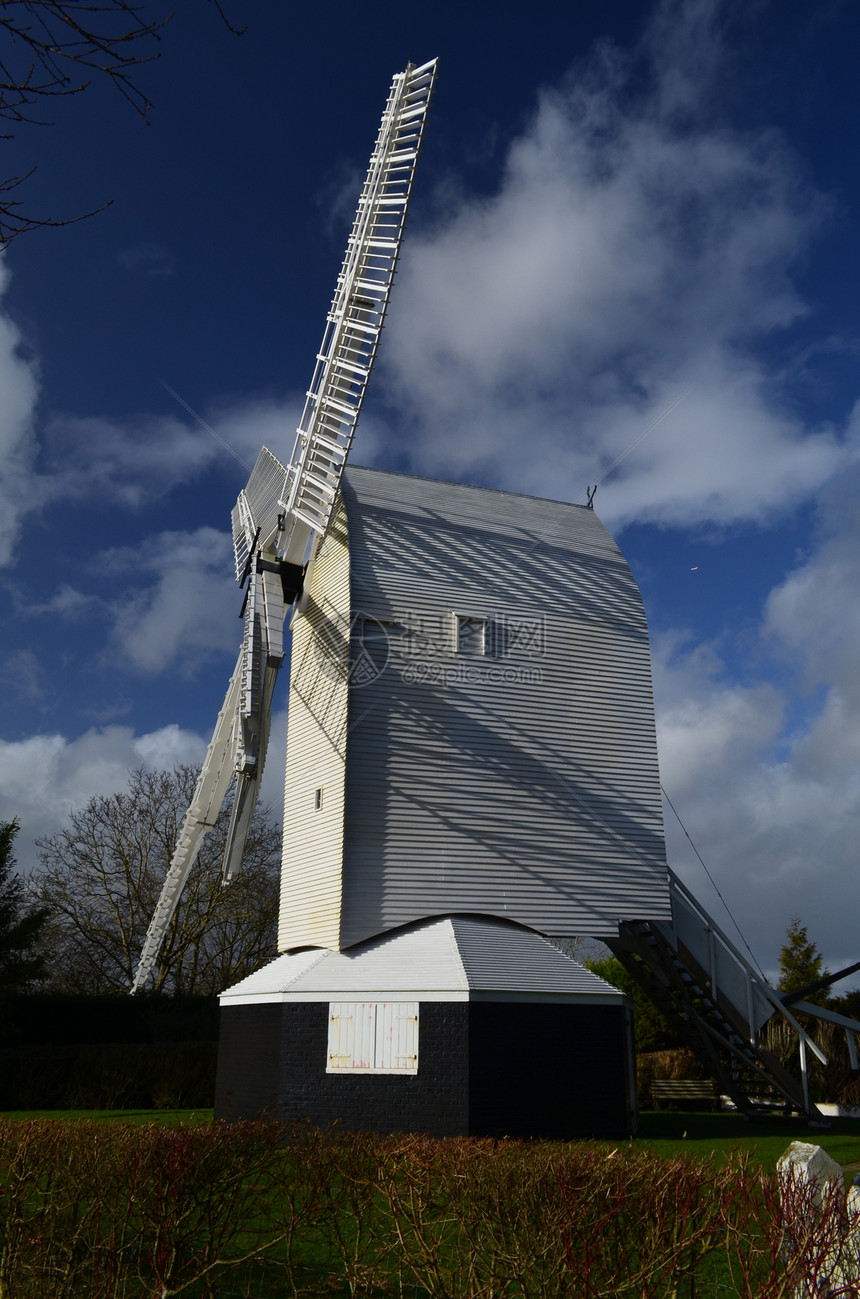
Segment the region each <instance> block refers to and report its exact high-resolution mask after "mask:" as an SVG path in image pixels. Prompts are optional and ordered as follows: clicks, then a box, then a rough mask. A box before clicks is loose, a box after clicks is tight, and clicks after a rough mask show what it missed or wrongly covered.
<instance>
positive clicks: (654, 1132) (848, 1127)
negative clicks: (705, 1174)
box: [632, 1110, 860, 1181]
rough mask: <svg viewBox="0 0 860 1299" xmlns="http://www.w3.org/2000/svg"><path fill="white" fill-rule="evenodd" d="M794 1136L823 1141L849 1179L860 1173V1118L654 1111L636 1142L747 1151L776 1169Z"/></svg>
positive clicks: (700, 1150)
mask: <svg viewBox="0 0 860 1299" xmlns="http://www.w3.org/2000/svg"><path fill="white" fill-rule="evenodd" d="M792 1141H807V1142H809V1144H810V1145H813V1146H821V1148H822V1149H823V1150H826V1151H827V1153H828V1155H830V1157H831V1158H832V1159H835V1160H836V1162H837V1163H838V1164H842V1166H843V1168H845V1169H846V1171H847V1173H848V1174H849V1181H851V1180H853V1177H854V1174H855V1173H857V1172H860V1119H833V1120H831V1126H830V1127H829V1128H812V1127H810V1126H809V1123H808V1122H807V1121H806V1120H805V1119H791V1118H783V1117H781V1116H780V1117H777V1116H776V1115H774V1116H773V1117H768V1118H765V1119H762V1120H761V1122H759V1123H750V1122H748V1121H747V1119H745V1118H744V1117H743V1115H742V1114H733V1113H728V1114H725V1113H711V1114H699V1113H696V1114H694V1113H687V1112H685V1111H683V1110H662V1111H655V1110H650V1111H645V1112H644V1113H642V1114H641V1115H640V1128H639V1136H638V1137H637V1138H636V1139H635V1141H633V1142H632V1144H633V1146H635V1147H644V1148H645V1149H647V1150H651V1151H653V1152H654V1154H655V1155H667V1156H670V1155H677V1154H678V1153H679V1152H685V1153H687V1154H691V1155H697V1156H700V1157H701V1158H703V1159H706V1158H708V1157H709V1156H711V1155H716V1156H717V1158H721V1157H724V1156H727V1155H728V1154H729V1152H730V1151H732V1150H743V1151H745V1152H746V1153H748V1154H749V1156H750V1158H751V1159H754V1160H755V1161H756V1162H757V1163H760V1164H761V1165H762V1167H763V1168H766V1169H769V1170H774V1169H775V1168H776V1161H777V1160H778V1159H779V1157H780V1155H781V1154H783V1152H784V1151H785V1150H786V1149H787V1148H788V1146H789V1145H790V1144H791V1142H792Z"/></svg>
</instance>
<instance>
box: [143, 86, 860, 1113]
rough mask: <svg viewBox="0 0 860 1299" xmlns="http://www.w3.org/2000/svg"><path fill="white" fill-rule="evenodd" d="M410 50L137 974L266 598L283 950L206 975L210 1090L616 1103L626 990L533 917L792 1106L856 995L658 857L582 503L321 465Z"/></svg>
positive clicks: (624, 674)
mask: <svg viewBox="0 0 860 1299" xmlns="http://www.w3.org/2000/svg"><path fill="white" fill-rule="evenodd" d="M434 73H435V64H434V63H430V64H425V65H423V66H422V67H420V68H415V69H413V68H407V70H406V72H405V73H403V74H401V75H400V76H399V77H395V79H394V83H393V85H392V89H391V93H390V96H389V101H388V104H387V106H386V110H385V114H384V116H383V122H382V127H381V129H380V134H379V137H378V139H377V144H376V148H375V150H374V154H373V157H372V159H371V164H370V169H369V172H368V178H367V181H366V184H365V189H364V191H363V193H362V198H361V200H360V203H359V209H358V215H357V217H356V222H355V226H354V228H353V234H352V236H351V237H350V241H349V245H348V248H347V254H346V258H345V260H344V266H343V269H342V271H341V275H340V277H339V279H338V285H337V290H336V293H335V299H334V302H333V305H332V310H331V312H330V315H329V319H328V324H327V327H326V334H325V337H324V340H323V345H322V347H321V349H320V354H319V358H318V363H317V369H316V372H315V375H314V379H313V382H312V385H311V388H310V390H309V394H308V401H307V404H306V407H305V412H304V414H303V417H302V421H301V424H300V426H299V430H298V436H297V439H296V444H295V448H294V452H293V457H292V460H291V462H290V465H289V467H285V466H284V465H283V464H282V463H281V462H280V461H278V459H277V458H276V457H275V456H274V455H273V454H272V452H270V451H269V450H267V449H265V448H264V449H263V451H262V452H261V453H260V457H259V459H258V461H257V464H256V466H255V468H254V470H253V472H252V475H251V478H250V480H249V482H248V485H247V487H246V488H245V489H244V491H243V492H242V493H240V496H239V500H238V502H237V505H236V508H235V510H234V512H233V529H234V540H235V550H236V573H237V578H238V579H239V580H240V582H242V583H243V585H244V584H245V583H247V592H246V601H245V607H244V617H245V630H244V639H243V644H242V648H241V652H240V654H239V659H238V662H237V665H236V670H235V672H234V674H233V677H232V679H231V682H230V687H229V689H228V692H227V697H226V699H225V702H224V705H223V707H222V710H221V713H220V714H219V718H218V723H217V725H216V729H215V734H214V736H213V740H212V743H211V745H210V748H209V752H208V755H207V758H206V762H205V764H204V767H203V770H202V772H201V776H200V780H199V782H198V786H197V790H196V792H195V796H194V800H193V802H192V806H191V808H190V809H189V812H188V815H187V817H186V821H185V824H184V826H183V830H182V833H181V836H180V841H179V844H178V846H177V850H176V854H175V856H174V859H173V862H172V863H171V867H170V870H169V873H168V877H167V881H166V883H165V887H164V890H163V893H162V897H161V899H160V901H159V905H158V909H157V911H156V914H155V917H154V919H153V922H152V925H151V926H150V931H149V934H148V935H147V939H146V944H145V948H144V953H143V957H142V959H141V963H140V966H139V968H138V972H137V975H136V979H135V985H134V986H135V988H139V987H141V986H143V984H144V983H145V981H146V978H147V976H148V974H149V971H150V970H151V968H152V965H153V963H154V961H155V959H156V956H157V952H158V948H159V945H160V943H161V941H162V939H163V936H164V933H165V931H166V928H167V925H168V924H169V920H170V917H171V915H172V913H173V909H174V908H175V906H176V902H177V900H178V898H179V894H180V891H181V889H182V886H183V883H184V880H185V878H186V877H187V874H188V871H189V870H190V867H191V865H192V863H193V860H194V854H195V852H196V849H197V846H198V844H199V842H200V839H201V838H202V836H203V835H204V834H205V833H206V831H207V829H209V828H210V826H211V825H212V824H213V822H214V819H215V816H216V815H217V812H218V809H219V807H220V806H221V802H222V800H223V798H224V796H225V794H226V792H227V790H228V788H229V785H230V782H231V780H232V779H233V778H234V775H235V779H236V782H237V783H236V793H235V798H234V804H233V814H232V821H231V826H230V831H229V835H228V844H227V849H226V853H225V862H224V873H225V878H227V879H229V877H230V875H231V874H232V873H233V872H234V871H235V870H236V869H237V867H238V864H239V861H240V859H241V850H242V844H243V842H244V837H245V834H246V832H247V827H248V823H249V820H250V817H251V815H252V812H253V807H254V803H255V800H256V797H257V792H258V789H259V783H260V775H261V772H262V764H263V761H264V758H265V751H266V744H267V741H268V729H269V719H270V715H271V699H272V691H273V688H274V682H275V678H276V675H277V671H278V669H279V667H280V665H281V663H282V661H283V657H284V645H283V623H284V614H285V610H286V609H287V608H288V607H291V606H292V607H293V610H294V612H293V620H292V630H293V637H292V649H291V669H290V703H289V720H288V736H287V768H286V782H285V808H284V846H283V861H282V872H281V914H280V924H279V936H278V949H279V952H280V955H279V956H278V957H277V958H276V959H275V960H274V961H272V962H270V963H269V964H268V965H266V966H265V967H263V969H261V970H259V971H257V972H256V973H254V974H253V975H251V976H250V977H249V978H247V979H245V980H243V981H242V982H241V983H239V984H237V985H236V986H235V987H233V988H229V989H227V990H226V991H225V992H224V993H223V994H222V997H221V1007H222V1010H221V1040H220V1045H219V1063H218V1082H217V1088H216V1114H218V1115H219V1116H221V1117H237V1116H242V1117H252V1116H254V1115H257V1114H260V1113H262V1112H266V1111H268V1112H273V1113H276V1114H278V1115H280V1116H282V1117H290V1116H299V1117H307V1116H310V1117H313V1118H315V1119H316V1120H318V1121H320V1122H322V1123H324V1124H327V1123H330V1122H332V1121H335V1120H337V1121H339V1122H341V1123H343V1124H344V1126H346V1127H376V1128H380V1129H382V1130H387V1131H392V1130H394V1131H396V1130H404V1129H410V1128H411V1129H416V1130H423V1131H430V1132H433V1133H436V1134H438V1135H454V1134H458V1133H464V1134H465V1133H467V1134H475V1135H477V1134H486V1133H489V1134H499V1133H502V1134H504V1133H507V1134H510V1135H524V1136H575V1135H589V1134H591V1135H595V1134H598V1133H609V1132H613V1133H617V1132H626V1131H632V1130H634V1129H635V1125H636V1114H635V1084H634V1082H633V1081H632V1074H633V1070H632V1038H631V1033H630V1015H629V1007H628V1005H627V1003H626V1001H625V999H624V998H623V997H622V995H621V994H620V993H619V992H618V990H617V989H614V988H612V987H610V986H609V985H608V984H606V983H605V982H603V981H602V980H600V979H598V978H597V977H596V976H595V975H593V974H592V973H591V972H590V971H588V970H586V969H584V968H583V967H581V966H578V965H576V963H575V962H573V961H571V960H569V959H568V958H567V957H565V956H563V955H561V953H560V952H559V950H557V948H556V947H555V946H553V945H552V943H551V942H550V941H549V940H548V939H547V938H546V936H547V935H552V936H554V937H555V938H556V939H570V938H574V937H577V936H580V935H589V936H598V937H601V938H602V939H603V940H604V941H605V942H606V943H607V944H608V945H609V946H610V948H611V949H612V950H613V952H614V953H615V954H616V955H617V956H618V958H619V959H620V960H621V961H622V962H623V963H624V965H625V966H626V967H627V968H628V969H629V970H630V972H631V973H632V974H633V975H634V976H635V977H636V978H637V980H638V981H639V982H640V983H641V984H642V986H643V987H645V988H646V990H647V991H648V992H649V994H650V995H651V996H652V997H653V999H654V1000H655V1001H656V1002H657V1004H658V1005H659V1006H660V1007H661V1008H662V1009H663V1010H664V1012H665V1013H666V1014H667V1016H668V1017H669V1018H670V1019H672V1020H673V1022H674V1023H675V1024H676V1026H677V1027H678V1028H679V1031H680V1032H681V1033H682V1035H683V1037H684V1040H685V1041H686V1042H687V1043H688V1044H689V1046H690V1047H691V1048H692V1049H693V1050H695V1051H696V1052H697V1053H698V1054H699V1055H700V1057H701V1058H702V1059H703V1060H704V1061H705V1063H706V1065H707V1067H708V1068H709V1069H710V1070H711V1072H712V1073H713V1075H714V1077H715V1078H716V1080H717V1082H718V1084H719V1086H720V1090H721V1091H722V1092H725V1093H728V1094H729V1095H730V1096H732V1097H733V1098H734V1100H735V1101H736V1103H737V1104H738V1105H739V1106H740V1107H741V1108H743V1109H745V1110H747V1111H752V1110H753V1109H754V1108H755V1100H754V1098H753V1096H752V1093H751V1090H750V1078H753V1079H755V1078H757V1079H759V1080H760V1081H761V1082H762V1083H764V1084H765V1085H767V1086H768V1087H770V1088H771V1089H772V1091H773V1093H775V1094H777V1095H779V1096H781V1097H782V1098H783V1100H784V1102H785V1104H786V1105H790V1106H793V1107H795V1108H799V1109H801V1110H804V1111H805V1112H806V1113H808V1114H810V1115H811V1116H815V1114H816V1110H815V1106H814V1105H813V1104H812V1102H811V1100H810V1094H809V1087H808V1078H807V1070H806V1060H807V1052H810V1051H811V1052H813V1053H815V1054H817V1055H819V1056H821V1054H822V1053H821V1051H820V1048H819V1047H818V1046H817V1045H816V1043H815V1042H814V1041H813V1040H812V1038H811V1037H810V1036H809V1034H808V1032H807V1030H806V1029H805V1028H804V1027H803V1025H802V1024H801V1023H800V1022H799V1021H798V1020H797V1019H796V1018H795V1016H794V1013H793V1010H794V1009H800V1010H802V1011H803V1012H804V1014H818V1015H819V1016H821V1017H823V1018H829V1019H830V1020H831V1021H834V1022H835V1023H837V1024H839V1025H840V1026H841V1027H842V1028H844V1029H845V1032H846V1037H847V1040H848V1048H849V1054H850V1056H851V1059H852V1062H854V1063H855V1064H856V1059H857V1056H856V1043H855V1036H854V1035H855V1033H856V1032H857V1031H860V1024H857V1023H855V1022H854V1021H852V1020H847V1019H845V1018H844V1017H840V1016H838V1015H835V1014H834V1013H833V1012H829V1011H822V1010H820V1009H819V1008H816V1007H812V1006H810V1005H809V1004H808V1003H806V1002H801V1003H798V1005H797V1006H795V1007H794V1008H792V1007H791V1006H790V1005H788V1004H786V1003H785V1002H783V1000H782V999H780V997H779V996H778V995H777V994H776V993H775V992H774V990H773V989H772V988H770V986H769V985H768V984H767V983H766V981H765V980H764V979H763V978H761V977H760V976H759V975H758V974H757V973H756V972H755V970H753V969H752V968H751V967H750V965H749V963H748V962H747V961H746V959H745V958H744V956H743V955H742V954H741V953H740V952H739V951H738V950H737V949H736V948H735V947H734V946H733V944H732V943H731V942H730V941H729V939H728V938H727V937H726V936H725V935H724V934H723V933H722V932H721V930H720V929H719V927H718V926H717V925H716V924H715V923H714V921H713V919H712V918H711V917H710V916H709V915H708V913H707V911H706V910H705V909H704V908H702V907H701V905H700V904H699V903H698V902H697V901H696V899H695V898H694V897H693V895H692V894H690V892H689V891H688V890H687V889H685V888H684V886H683V885H682V884H681V882H680V881H679V880H678V879H677V878H676V877H675V876H674V875H673V873H672V872H671V871H670V870H669V867H668V865H667V862H666V854H665V843H664V836H663V824H662V803H661V792H660V781H659V773H658V765H657V746H656V728H655V720H654V704H653V691H652V684H651V661H650V650H649V643H648V630H647V625H646V620H645V612H644V607H643V603H642V599H641V596H640V593H639V590H638V588H637V586H636V583H635V581H634V579H633V576H632V574H631V572H630V569H629V567H628V565H627V563H626V562H625V560H624V558H623V556H622V554H621V552H620V551H619V549H618V547H617V545H616V544H615V542H614V541H613V539H612V538H611V537H610V536H609V534H608V532H607V531H606V529H605V528H604V526H603V525H602V523H601V522H600V520H599V519H598V517H597V516H596V514H595V513H594V511H593V510H592V509H590V508H589V507H588V506H576V505H571V504H569V503H567V502H563V501H549V500H542V499H536V498H533V497H528V496H523V495H518V494H514V493H509V492H498V491H492V490H489V489H486V488H479V487H469V486H465V485H463V484H453V483H445V482H434V481H429V480H426V479H420V478H414V477H410V476H406V475H402V474H392V473H386V472H382V471H375V470H368V469H357V468H354V467H351V466H350V467H346V463H345V462H346V457H347V454H348V451H349V447H350V443H351V440H352V435H353V432H354V428H355V422H356V419H357V415H358V410H359V407H360V404H361V399H362V396H363V393H364V388H365V385H366V382H367V376H368V372H369V369H370V366H371V364H372V361H373V357H374V354H375V350H376V344H377V341H378V337H379V329H380V326H381V323H382V316H383V312H384V309H385V305H386V302H387V297H388V291H389V288H390V284H391V277H392V274H393V271H394V266H395V262H396V257H397V251H398V247H399V240H400V236H401V234H402V228H403V221H404V217H405V211H406V205H407V202H408V198H409V192H410V190H411V185H412V177H413V174H414V166H415V159H416V155H417V151H418V146H419V144H420V141H421V134H422V130H423V123H424V116H425V113H426V109H427V104H428V102H429V98H430V94H431V90H432V85H433V78H434ZM774 1014H779V1015H781V1016H782V1017H783V1019H784V1020H785V1021H786V1022H787V1023H788V1025H789V1026H790V1027H791V1029H792V1030H793V1031H794V1032H795V1033H796V1035H797V1040H798V1042H799V1044H800V1061H801V1078H800V1080H799V1081H798V1079H797V1078H796V1076H794V1075H793V1074H792V1073H791V1072H790V1071H789V1070H787V1069H786V1068H784V1067H783V1066H782V1065H781V1064H780V1062H779V1061H778V1060H776V1059H774V1058H773V1056H771V1055H770V1054H769V1053H768V1051H767V1049H766V1045H765V1043H764V1042H763V1039H762V1034H761V1030H762V1027H763V1025H764V1024H765V1023H766V1021H767V1020H769V1019H770V1018H771V1016H772V1015H774Z"/></svg>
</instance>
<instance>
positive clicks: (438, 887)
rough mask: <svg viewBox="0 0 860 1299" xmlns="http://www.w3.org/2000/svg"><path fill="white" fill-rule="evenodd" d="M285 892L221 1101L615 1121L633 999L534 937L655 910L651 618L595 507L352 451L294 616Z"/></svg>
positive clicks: (228, 1042)
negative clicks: (378, 463) (384, 468)
mask: <svg viewBox="0 0 860 1299" xmlns="http://www.w3.org/2000/svg"><path fill="white" fill-rule="evenodd" d="M281 887H282V896H281V916H280V931H279V947H280V949H281V951H282V953H283V955H281V956H280V957H278V958H277V959H276V960H275V961H273V962H272V963H271V964H270V965H269V966H267V967H265V968H264V969H262V970H260V971H258V972H257V974H255V975H253V976H252V977H251V978H250V979H246V980H245V981H243V983H241V984H238V985H237V986H236V987H234V988H232V989H229V990H227V992H226V993H225V994H224V995H223V997H222V1008H223V1009H222V1041H221V1052H220V1057H219V1084H218V1097H217V1101H216V1109H217V1112H219V1113H220V1114H222V1115H224V1116H229V1115H231V1114H234V1115H243V1116H244V1115H247V1114H253V1113H256V1112H260V1111H261V1110H262V1109H265V1108H269V1109H273V1110H276V1111H277V1112H279V1113H280V1114H282V1115H283V1116H284V1117H299V1116H307V1115H311V1116H312V1117H314V1118H316V1119H317V1120H318V1121H320V1122H330V1121H332V1120H335V1119H336V1120H337V1121H339V1122H340V1123H342V1124H345V1125H347V1126H355V1127H361V1126H372V1127H379V1128H382V1129H383V1130H386V1129H387V1130H396V1129H398V1128H404V1127H406V1128H417V1129H424V1130H430V1131H432V1132H435V1133H437V1134H439V1135H454V1134H456V1133H472V1134H478V1133H486V1132H506V1133H520V1134H522V1135H545V1136H550V1135H554V1136H571V1135H576V1134H580V1135H583V1134H588V1133H590V1134H595V1133H610V1132H614V1133H619V1132H628V1131H631V1130H632V1129H633V1127H634V1126H635V1088H634V1086H633V1084H632V1077H631V1068H630V1062H631V1058H632V1044H631V1034H630V1016H629V1008H628V1006H627V1003H626V1001H625V999H624V998H623V997H622V996H621V994H620V993H619V992H618V991H617V990H616V989H614V988H611V987H610V986H609V985H608V984H606V983H604V982H603V981H602V980H600V979H598V978H597V977H596V976H594V975H593V974H591V973H590V972H589V971H587V970H585V969H584V968H583V967H581V966H577V964H576V963H575V962H574V961H571V960H569V959H567V958H566V957H565V956H563V955H561V953H560V952H559V951H557V950H556V949H555V948H554V947H552V946H551V945H550V944H549V942H547V940H546V939H545V938H544V937H543V936H544V935H547V934H552V935H557V936H574V935H581V934H589V935H606V936H608V937H611V936H614V935H617V933H618V926H619V922H621V921H623V920H625V919H633V918H638V917H641V916H643V915H644V916H649V917H653V918H654V919H655V920H661V919H662V920H664V921H668V920H670V918H671V905H670V898H669V884H668V871H667V868H666V862H665V852H664V847H663V832H662V819H661V802H660V787H659V777H658V772H657V760H656V740H655V728H654V713H653V702H652V691H651V677H650V656H649V650H648V636H647V628H646V625H645V618H644V613H643V609H642V602H641V599H640V596H639V592H638V590H637V588H636V584H635V582H634V580H633V578H632V575H631V573H630V570H629V568H628V567H627V564H626V563H625V561H624V559H623V557H622V556H621V554H620V552H619V550H618V548H617V547H616V546H615V543H614V542H613V541H612V539H611V538H610V536H609V534H608V533H607V532H606V530H605V528H604V527H603V525H602V524H601V523H600V521H599V519H598V518H597V517H596V515H595V514H594V513H593V511H591V510H590V509H586V508H583V507H579V506H571V505H567V504H564V503H561V502H554V501H545V500H539V499H535V498H533V497H526V496H520V495H514V494H511V493H507V492H498V491H488V490H485V489H481V488H475V487H468V486H463V485H459V484H451V483H444V482H434V481H428V480H426V479H421V478H412V477H407V476H405V475H402V474H392V473H385V472H380V471H377V470H369V469H353V468H349V469H347V470H346V472H345V474H344V477H343V480H342V486H341V493H340V498H339V500H338V503H337V506H336V509H335V513H334V516H333V521H332V526H331V528H330V530H329V532H328V534H327V536H326V539H325V541H324V542H323V544H322V546H321V548H320V550H319V552H318V554H317V556H316V559H315V561H314V564H313V567H312V570H311V571H310V572H309V574H308V576H307V579H306V582H305V588H304V593H303V595H302V599H301V603H300V605H299V607H298V612H297V617H296V621H295V625H294V630H293V640H292V661H291V670H290V703H289V724H288V736H287V769H286V792H285V803H284V854H283V868H282V886H281ZM454 955H456V957H457V961H459V965H457V966H456V968H454V969H452V967H451V964H450V961H451V958H452V957H453V956H454ZM458 971H459V972H458ZM514 1061H518V1063H517V1064H515V1063H514ZM261 1079H264V1080H265V1081H264V1082H263V1083H261V1081H260V1080H261Z"/></svg>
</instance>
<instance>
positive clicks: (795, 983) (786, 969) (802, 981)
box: [777, 916, 830, 1005]
mask: <svg viewBox="0 0 860 1299" xmlns="http://www.w3.org/2000/svg"><path fill="white" fill-rule="evenodd" d="M829 973H830V971H829V970H828V969H827V968H826V967H825V964H824V957H823V956H822V955H821V953H820V952H819V950H818V948H817V946H816V945H815V943H814V942H812V940H811V939H810V937H809V934H808V933H807V927H806V925H802V924H801V923H800V917H799V916H792V918H791V923H790V924H789V926H788V928H787V929H786V931H785V943H784V944H783V946H782V948H781V950H780V953H779V983H778V984H777V989H778V991H779V992H798V991H799V990H800V989H801V988H805V987H807V986H808V985H809V984H810V983H815V981H816V980H817V979H825V978H826V977H827V975H828V974H829ZM811 1000H813V1001H815V1002H816V1003H817V1004H819V1005H825V1004H826V1003H827V1001H828V998H827V994H826V992H819V993H816V994H815V996H813V997H812V998H811Z"/></svg>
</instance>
